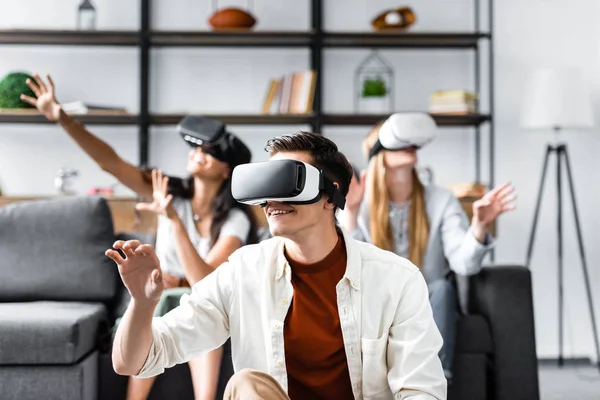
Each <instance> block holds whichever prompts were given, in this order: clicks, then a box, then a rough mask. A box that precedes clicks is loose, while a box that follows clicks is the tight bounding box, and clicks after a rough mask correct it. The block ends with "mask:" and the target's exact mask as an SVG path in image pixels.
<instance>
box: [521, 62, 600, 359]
mask: <svg viewBox="0 0 600 400" xmlns="http://www.w3.org/2000/svg"><path fill="white" fill-rule="evenodd" d="M523 106H524V109H523V115H522V117H523V119H522V125H523V127H524V128H527V129H542V130H547V131H548V130H553V131H554V135H555V142H554V143H549V144H548V145H547V146H546V154H545V156H544V161H543V167H542V177H541V180H540V185H539V190H538V195H537V201H536V206H535V213H534V217H533V224H532V227H531V234H530V236H529V245H528V246H527V259H526V265H527V266H529V265H530V262H531V256H532V252H533V243H534V240H535V233H536V228H537V224H538V217H539V214H540V206H541V203H542V196H543V192H544V181H545V179H546V173H547V170H548V160H549V158H550V157H551V156H553V155H555V156H556V187H557V192H556V195H557V225H556V229H557V235H558V245H557V253H558V254H557V255H558V260H557V261H558V340H559V344H558V348H559V354H558V365H559V366H562V365H563V363H564V360H563V313H564V305H563V301H564V298H563V296H564V292H563V223H562V205H563V169H565V170H566V178H567V191H568V192H569V195H570V197H571V203H572V207H573V217H574V220H575V229H576V232H577V242H578V249H579V255H580V258H581V267H582V270H583V277H584V284H585V290H586V294H587V302H588V307H589V312H590V322H591V325H592V333H593V337H594V344H595V347H596V357H597V358H596V361H597V362H598V367H599V368H600V346H599V344H598V331H597V329H598V328H597V325H596V318H595V314H594V305H593V300H592V290H591V287H590V281H589V273H588V267H587V262H586V258H585V252H584V248H583V239H582V235H581V225H580V222H579V213H578V211H577V202H576V200H575V188H574V183H573V176H572V172H571V162H570V159H569V153H568V151H567V144H566V143H564V142H562V141H561V140H560V134H561V131H562V130H563V129H589V128H592V127H593V124H594V122H593V117H592V106H591V101H590V96H589V92H588V90H587V87H586V84H585V83H584V81H583V79H582V78H581V73H580V72H578V71H577V70H573V69H540V70H537V71H535V73H534V74H533V76H532V79H531V81H530V84H529V88H528V90H527V91H526V95H525V99H524V104H523Z"/></svg>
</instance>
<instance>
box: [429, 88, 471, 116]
mask: <svg viewBox="0 0 600 400" xmlns="http://www.w3.org/2000/svg"><path fill="white" fill-rule="evenodd" d="M429 112H430V113H431V114H474V113H477V93H472V92H468V91H466V90H438V91H436V92H434V93H433V94H432V95H431V99H430V103H429Z"/></svg>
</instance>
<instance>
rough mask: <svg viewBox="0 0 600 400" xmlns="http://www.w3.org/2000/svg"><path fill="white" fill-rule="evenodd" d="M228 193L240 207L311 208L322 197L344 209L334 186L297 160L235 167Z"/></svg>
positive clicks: (340, 193) (343, 202) (342, 196)
mask: <svg viewBox="0 0 600 400" xmlns="http://www.w3.org/2000/svg"><path fill="white" fill-rule="evenodd" d="M231 193H232V195H233V198H234V199H236V200H237V201H239V202H240V203H244V204H250V205H260V206H261V207H264V206H265V205H266V204H267V202H268V201H278V202H282V203H284V202H285V203H289V204H312V203H316V202H317V201H319V200H320V199H321V196H322V194H323V193H324V194H325V195H327V196H328V198H329V201H330V202H332V203H334V204H335V205H336V206H338V207H339V208H341V209H342V210H343V209H344V206H345V204H346V199H345V197H344V195H343V194H342V192H340V191H339V190H338V188H337V187H335V185H334V184H333V182H332V181H331V180H330V179H329V178H327V177H326V176H325V175H324V174H323V172H322V171H320V170H318V169H317V168H315V167H314V166H312V165H310V164H307V163H305V162H302V161H297V160H274V161H267V162H260V163H252V164H243V165H238V166H237V167H235V169H234V170H233V174H232V177H231Z"/></svg>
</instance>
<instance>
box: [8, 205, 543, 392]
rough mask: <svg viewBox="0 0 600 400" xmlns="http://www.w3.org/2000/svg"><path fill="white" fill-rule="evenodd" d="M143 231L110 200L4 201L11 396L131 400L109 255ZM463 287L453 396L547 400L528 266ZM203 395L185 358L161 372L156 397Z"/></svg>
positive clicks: (487, 271)
mask: <svg viewBox="0 0 600 400" xmlns="http://www.w3.org/2000/svg"><path fill="white" fill-rule="evenodd" d="M132 237H133V236H131V235H127V234H125V235H118V236H117V235H115V233H114V232H113V226H112V218H111V215H110V210H109V208H108V205H107V203H106V201H105V200H103V199H102V198H95V197H91V198H63V199H54V200H43V201H34V202H23V203H18V204H17V203H14V204H11V205H8V206H5V207H1V208H0V274H1V276H2V279H0V399H2V400H16V399H18V400H29V399H48V400H52V399H69V400H79V399H81V400H83V399H85V400H90V399H101V400H109V399H110V400H120V399H124V398H125V390H126V385H127V378H126V377H123V376H119V375H117V374H115V373H114V371H113V369H112V363H111V358H110V350H111V343H112V336H111V327H112V326H113V324H114V320H115V318H116V317H117V316H119V315H120V314H121V313H122V312H123V310H124V307H125V306H126V303H127V301H128V296H127V295H126V291H125V289H124V287H123V285H122V283H121V281H120V278H119V276H118V273H117V270H116V267H115V265H114V263H113V262H112V261H111V260H110V259H108V258H107V257H105V256H104V251H105V250H106V249H108V248H109V247H111V245H112V244H113V242H114V241H115V240H117V238H123V239H128V238H132ZM141 239H142V240H144V241H145V242H150V241H151V240H152V238H141ZM459 286H460V287H461V293H462V294H463V295H464V306H465V311H466V312H465V314H464V315H461V317H460V319H459V325H458V336H457V348H456V357H455V367H454V380H453V382H452V385H451V386H450V388H449V397H448V398H449V399H450V400H459V399H469V400H478V399H481V400H483V399H495V400H509V399H510V400H537V399H539V392H538V376H537V360H536V353H535V336H534V326H533V306H532V296H531V277H530V272H529V270H528V269H526V268H524V267H520V266H513V267H511V266H506V267H500V266H495V267H488V268H484V270H483V271H482V272H481V273H479V274H478V275H476V276H474V277H471V278H470V279H468V280H467V281H465V282H463V284H461V285H459ZM466 289H468V290H466ZM224 353H225V354H224V356H223V362H222V366H221V378H220V384H219V391H218V397H219V398H220V397H221V396H222V393H223V389H224V386H225V384H226V382H227V381H228V379H229V377H230V376H231V374H232V373H233V368H232V364H231V356H230V349H229V346H228V344H226V346H225V351H224ZM192 398H193V393H192V385H191V380H190V375H189V369H188V367H187V366H186V365H178V366H175V367H174V368H171V369H169V370H167V371H166V372H165V373H164V374H163V375H161V376H159V378H158V379H157V381H156V383H155V385H154V387H153V390H152V393H151V396H150V400H162V399H165V400H166V399H169V400H178V399H192Z"/></svg>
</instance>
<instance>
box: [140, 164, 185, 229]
mask: <svg viewBox="0 0 600 400" xmlns="http://www.w3.org/2000/svg"><path fill="white" fill-rule="evenodd" d="M168 186H169V178H168V177H166V176H163V174H162V172H161V171H160V170H157V169H153V170H152V189H153V190H152V203H138V204H136V206H135V208H136V209H137V210H140V211H152V212H154V213H157V214H162V215H164V216H166V217H167V218H169V219H171V218H173V217H175V216H177V213H176V212H175V209H174V208H173V205H172V204H171V201H172V200H173V195H171V194H167V191H168V190H167V189H168Z"/></svg>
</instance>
